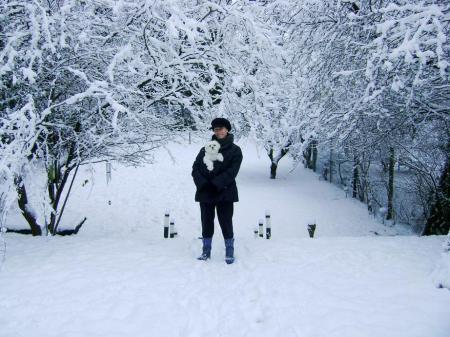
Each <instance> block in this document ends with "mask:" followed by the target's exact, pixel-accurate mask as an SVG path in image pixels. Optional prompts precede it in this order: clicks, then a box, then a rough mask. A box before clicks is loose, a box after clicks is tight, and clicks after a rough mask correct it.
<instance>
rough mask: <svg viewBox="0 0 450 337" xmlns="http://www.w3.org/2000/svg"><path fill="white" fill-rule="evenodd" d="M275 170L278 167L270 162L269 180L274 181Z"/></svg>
mask: <svg viewBox="0 0 450 337" xmlns="http://www.w3.org/2000/svg"><path fill="white" fill-rule="evenodd" d="M277 168H278V165H277V164H275V163H274V162H272V164H271V165H270V179H275V178H276V177H277Z"/></svg>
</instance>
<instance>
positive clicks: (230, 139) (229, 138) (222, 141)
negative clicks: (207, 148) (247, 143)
mask: <svg viewBox="0 0 450 337" xmlns="http://www.w3.org/2000/svg"><path fill="white" fill-rule="evenodd" d="M212 140H216V141H218V142H219V144H220V147H221V148H222V149H224V148H227V147H229V146H231V144H233V142H234V135H233V134H232V133H229V134H228V136H226V137H225V138H224V139H217V137H216V135H213V136H212Z"/></svg>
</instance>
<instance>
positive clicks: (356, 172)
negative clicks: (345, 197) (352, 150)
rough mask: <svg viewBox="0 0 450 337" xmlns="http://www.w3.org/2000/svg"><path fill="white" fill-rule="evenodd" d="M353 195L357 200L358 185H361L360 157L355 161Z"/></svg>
mask: <svg viewBox="0 0 450 337" xmlns="http://www.w3.org/2000/svg"><path fill="white" fill-rule="evenodd" d="M352 180H353V181H352V186H353V194H352V197H353V198H356V197H357V196H358V184H359V171H358V157H357V156H355V158H354V160H353V179H352Z"/></svg>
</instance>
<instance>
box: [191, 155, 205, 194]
mask: <svg viewBox="0 0 450 337" xmlns="http://www.w3.org/2000/svg"><path fill="white" fill-rule="evenodd" d="M204 156H205V152H204V149H203V148H202V149H201V150H200V152H199V153H198V155H197V158H195V161H194V164H193V165H192V177H193V178H194V183H195V186H197V189H198V190H201V189H202V188H203V187H204V186H205V185H206V184H207V183H208V178H207V177H205V176H204V175H203V174H202V172H201V170H200V165H204V164H203V157H204Z"/></svg>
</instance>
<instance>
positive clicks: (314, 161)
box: [311, 140, 317, 172]
mask: <svg viewBox="0 0 450 337" xmlns="http://www.w3.org/2000/svg"><path fill="white" fill-rule="evenodd" d="M311 149H312V163H311V164H312V165H311V168H312V170H313V171H314V172H316V169H317V140H313V141H312V142H311Z"/></svg>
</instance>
